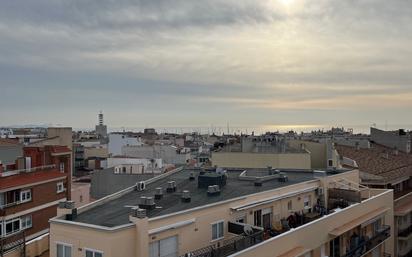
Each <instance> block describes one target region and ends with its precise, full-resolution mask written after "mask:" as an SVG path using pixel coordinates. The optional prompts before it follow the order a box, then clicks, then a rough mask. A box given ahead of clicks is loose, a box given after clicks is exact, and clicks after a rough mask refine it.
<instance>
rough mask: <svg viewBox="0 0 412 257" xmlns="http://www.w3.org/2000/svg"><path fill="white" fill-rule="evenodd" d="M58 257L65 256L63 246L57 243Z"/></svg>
mask: <svg viewBox="0 0 412 257" xmlns="http://www.w3.org/2000/svg"><path fill="white" fill-rule="evenodd" d="M57 257H64V256H63V246H62V245H59V244H58V245H57Z"/></svg>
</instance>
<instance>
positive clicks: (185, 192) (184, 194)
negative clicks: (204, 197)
mask: <svg viewBox="0 0 412 257" xmlns="http://www.w3.org/2000/svg"><path fill="white" fill-rule="evenodd" d="M190 200H191V197H190V192H189V191H188V190H183V192H182V202H184V203H189V202H190Z"/></svg>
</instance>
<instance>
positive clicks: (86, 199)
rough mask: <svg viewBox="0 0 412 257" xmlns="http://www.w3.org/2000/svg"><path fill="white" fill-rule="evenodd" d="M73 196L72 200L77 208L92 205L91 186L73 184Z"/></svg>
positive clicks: (87, 184) (78, 183)
mask: <svg viewBox="0 0 412 257" xmlns="http://www.w3.org/2000/svg"><path fill="white" fill-rule="evenodd" d="M71 194H72V198H71V199H72V201H74V202H75V203H76V207H80V206H83V205H85V204H88V203H90V184H89V183H80V182H73V183H72V190H71Z"/></svg>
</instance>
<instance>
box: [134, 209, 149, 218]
mask: <svg viewBox="0 0 412 257" xmlns="http://www.w3.org/2000/svg"><path fill="white" fill-rule="evenodd" d="M131 215H132V217H135V218H138V219H144V218H146V210H145V209H141V208H138V207H135V208H132V213H131Z"/></svg>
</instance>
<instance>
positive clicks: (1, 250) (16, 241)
mask: <svg viewBox="0 0 412 257" xmlns="http://www.w3.org/2000/svg"><path fill="white" fill-rule="evenodd" d="M16 249H20V251H21V255H22V256H25V252H26V235H25V231H24V230H22V231H20V232H17V233H15V234H12V235H10V236H6V237H2V238H0V257H3V256H5V255H6V254H7V253H9V252H11V251H14V250H16Z"/></svg>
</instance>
